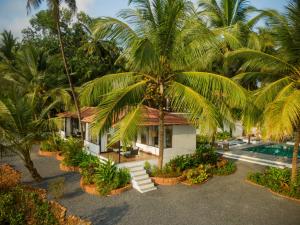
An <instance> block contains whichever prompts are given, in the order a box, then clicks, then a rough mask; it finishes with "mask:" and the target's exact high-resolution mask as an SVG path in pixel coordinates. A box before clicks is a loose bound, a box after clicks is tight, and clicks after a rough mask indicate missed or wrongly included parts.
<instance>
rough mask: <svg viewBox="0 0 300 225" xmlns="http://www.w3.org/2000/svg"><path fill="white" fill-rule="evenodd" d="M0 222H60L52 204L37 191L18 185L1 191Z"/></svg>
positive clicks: (39, 224)
mask: <svg viewBox="0 0 300 225" xmlns="http://www.w3.org/2000/svg"><path fill="white" fill-rule="evenodd" d="M0 224H11V225H19V224H37V225H54V224H58V221H57V220H56V219H55V217H54V215H53V214H52V213H51V212H50V206H49V204H48V203H47V202H46V201H43V200H42V199H40V197H39V196H38V194H37V193H34V192H30V191H28V190H26V189H24V188H23V187H21V186H16V187H14V188H11V189H9V190H6V191H1V192H0Z"/></svg>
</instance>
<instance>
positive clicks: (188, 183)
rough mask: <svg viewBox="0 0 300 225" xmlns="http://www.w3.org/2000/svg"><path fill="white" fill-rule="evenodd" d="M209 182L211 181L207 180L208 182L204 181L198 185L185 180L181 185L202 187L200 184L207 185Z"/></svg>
mask: <svg viewBox="0 0 300 225" xmlns="http://www.w3.org/2000/svg"><path fill="white" fill-rule="evenodd" d="M208 180H209V179H206V180H204V181H202V182H201V183H198V184H193V183H191V182H190V181H188V180H184V181H181V184H184V185H187V186H198V185H200V184H204V183H206V182H207V181H208Z"/></svg>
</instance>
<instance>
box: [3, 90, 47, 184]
mask: <svg viewBox="0 0 300 225" xmlns="http://www.w3.org/2000/svg"><path fill="white" fill-rule="evenodd" d="M33 110H34V106H33V105H32V101H31V99H30V98H27V97H24V96H20V95H18V94H11V96H10V97H9V98H8V97H6V98H1V100H0V150H1V151H12V152H14V153H16V154H17V155H18V156H19V157H20V158H21V159H22V160H23V162H24V164H25V166H26V168H27V169H28V171H29V172H30V174H31V176H32V177H33V178H34V179H35V180H36V181H38V182H39V181H41V179H42V177H41V176H40V174H39V173H38V171H37V170H36V168H35V167H34V164H33V162H32V160H31V156H30V152H31V149H32V146H33V145H34V144H35V143H36V141H38V140H43V139H44V138H46V136H47V134H48V131H49V128H50V127H49V124H50V123H49V121H48V119H47V114H48V113H49V111H50V110H51V106H50V107H47V108H45V109H44V110H42V111H41V112H40V113H39V115H35V116H34V115H33V114H34V112H33Z"/></svg>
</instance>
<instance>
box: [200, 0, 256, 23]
mask: <svg viewBox="0 0 300 225" xmlns="http://www.w3.org/2000/svg"><path fill="white" fill-rule="evenodd" d="M199 9H200V12H199V15H200V16H204V17H206V19H207V20H208V22H209V24H210V25H211V26H212V27H230V26H232V25H235V24H237V23H239V22H246V20H247V16H248V15H249V13H250V12H251V11H253V10H254V9H255V8H254V7H252V6H250V5H249V1H248V0H199Z"/></svg>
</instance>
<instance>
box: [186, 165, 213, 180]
mask: <svg viewBox="0 0 300 225" xmlns="http://www.w3.org/2000/svg"><path fill="white" fill-rule="evenodd" d="M184 176H185V178H186V179H187V180H188V182H190V183H192V184H200V183H202V182H203V181H205V180H207V178H208V177H209V175H208V174H207V172H206V169H205V167H204V166H203V165H200V166H199V167H197V168H194V169H189V170H187V171H186V172H185V173H184Z"/></svg>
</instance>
